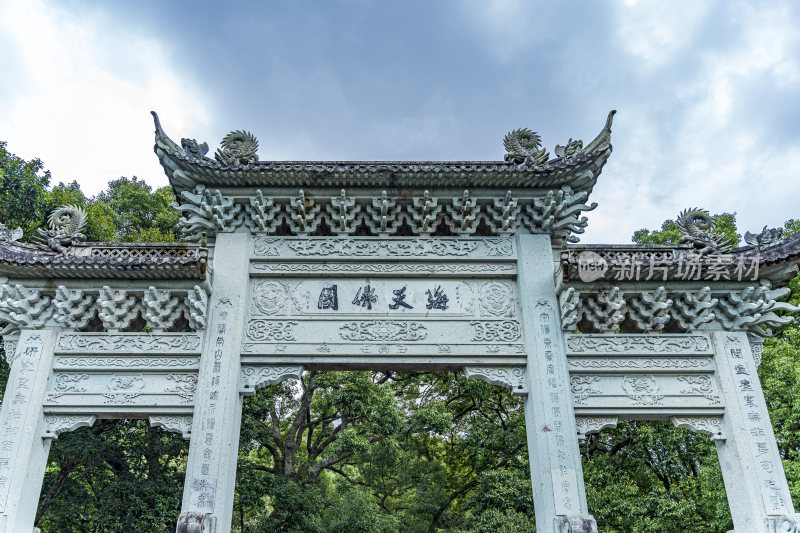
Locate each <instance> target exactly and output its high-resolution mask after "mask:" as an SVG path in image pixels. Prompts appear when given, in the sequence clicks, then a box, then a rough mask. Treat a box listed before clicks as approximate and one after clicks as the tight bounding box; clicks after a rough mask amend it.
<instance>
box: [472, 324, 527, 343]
mask: <svg viewBox="0 0 800 533" xmlns="http://www.w3.org/2000/svg"><path fill="white" fill-rule="evenodd" d="M470 325H471V326H472V327H473V333H472V340H473V341H475V342H495V341H499V342H514V341H515V340H517V339H519V338H520V337H521V336H522V330H521V328H520V325H519V322H514V321H511V320H504V321H502V322H491V321H477V320H473V321H472V322H470Z"/></svg>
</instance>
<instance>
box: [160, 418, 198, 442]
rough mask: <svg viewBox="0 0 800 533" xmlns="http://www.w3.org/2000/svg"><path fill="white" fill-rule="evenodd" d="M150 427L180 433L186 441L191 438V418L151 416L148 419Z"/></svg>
mask: <svg viewBox="0 0 800 533" xmlns="http://www.w3.org/2000/svg"><path fill="white" fill-rule="evenodd" d="M150 427H160V428H163V429H164V430H166V431H172V432H174V433H180V434H181V435H182V436H183V438H184V439H187V440H188V439H190V438H191V436H192V417H191V416H160V415H153V416H151V417H150Z"/></svg>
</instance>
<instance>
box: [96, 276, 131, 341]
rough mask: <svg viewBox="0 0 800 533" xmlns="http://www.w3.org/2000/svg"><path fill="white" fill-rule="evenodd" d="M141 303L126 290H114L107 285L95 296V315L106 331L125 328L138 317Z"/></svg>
mask: <svg viewBox="0 0 800 533" xmlns="http://www.w3.org/2000/svg"><path fill="white" fill-rule="evenodd" d="M140 308H141V305H140V304H138V303H137V302H136V298H135V297H133V296H128V293H127V291H124V290H119V291H114V290H112V289H111V287H109V286H108V285H105V286H104V287H103V288H102V289H101V290H100V295H99V296H98V297H97V309H98V311H97V316H98V318H100V321H101V322H103V327H105V328H106V329H107V330H108V331H113V332H116V331H119V330H122V329H126V328H128V327H130V326H131V324H132V323H133V322H134V321H135V320H136V319H137V318H138V317H139V310H140Z"/></svg>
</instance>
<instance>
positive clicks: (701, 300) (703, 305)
mask: <svg viewBox="0 0 800 533" xmlns="http://www.w3.org/2000/svg"><path fill="white" fill-rule="evenodd" d="M718 302H719V300H718V299H717V298H712V297H711V287H709V286H705V287H703V288H701V289H700V290H698V291H683V293H681V294H679V295H678V296H677V297H676V298H675V299H674V300H673V304H674V305H673V313H672V317H673V318H675V320H676V321H677V322H678V326H679V327H680V328H681V329H684V330H686V331H693V330H696V329H698V328H699V327H700V326H702V325H703V324H706V323H708V322H711V321H712V320H714V317H715V315H714V313H713V312H712V311H713V309H714V307H715V306H716V305H717V303H718Z"/></svg>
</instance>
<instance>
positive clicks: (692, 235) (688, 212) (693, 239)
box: [676, 207, 736, 255]
mask: <svg viewBox="0 0 800 533" xmlns="http://www.w3.org/2000/svg"><path fill="white" fill-rule="evenodd" d="M676 223H677V224H678V228H679V229H680V232H681V233H682V235H681V237H680V239H679V241H678V242H679V243H680V244H687V243H688V244H691V245H692V246H694V248H695V249H696V250H697V252H698V253H699V254H701V255H705V254H709V253H720V252H726V251H728V250H731V249H733V247H734V246H735V245H736V243H735V242H733V239H731V238H730V237H728V236H727V235H720V234H718V233H714V228H715V227H716V221H715V220H714V217H712V216H711V215H710V214H709V213H708V211H706V210H705V209H699V208H696V207H690V208H689V209H684V210H683V211H681V213H680V214H679V215H678V218H677V220H676Z"/></svg>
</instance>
